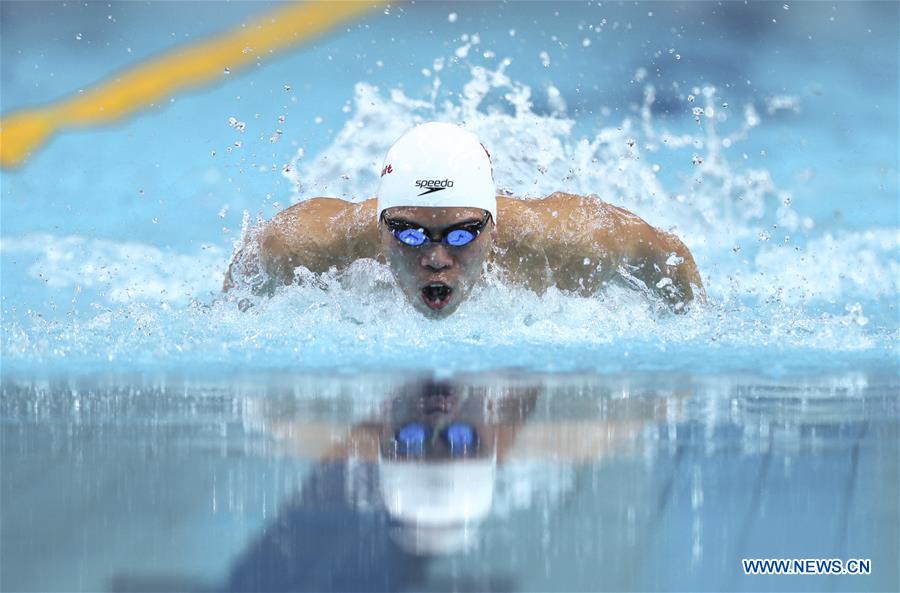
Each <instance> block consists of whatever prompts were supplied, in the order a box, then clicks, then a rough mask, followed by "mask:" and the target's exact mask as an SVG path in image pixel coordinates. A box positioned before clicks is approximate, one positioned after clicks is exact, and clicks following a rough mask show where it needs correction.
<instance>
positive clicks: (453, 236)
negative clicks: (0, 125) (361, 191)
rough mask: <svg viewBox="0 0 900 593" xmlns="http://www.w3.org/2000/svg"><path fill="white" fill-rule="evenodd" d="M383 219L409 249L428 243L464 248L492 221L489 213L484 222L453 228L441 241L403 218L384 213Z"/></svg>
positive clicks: (449, 229) (463, 224) (445, 232)
mask: <svg viewBox="0 0 900 593" xmlns="http://www.w3.org/2000/svg"><path fill="white" fill-rule="evenodd" d="M381 218H382V220H383V221H384V224H386V225H387V227H388V228H389V229H390V231H391V234H393V235H394V237H396V238H397V240H398V241H400V242H401V243H403V244H404V245H408V246H409V247H421V246H422V245H425V244H426V243H445V244H447V245H450V246H451V247H462V246H463V245H468V244H469V243H471V242H472V241H474V240H475V239H476V238H477V237H478V235H479V234H480V233H481V231H483V230H484V227H485V226H486V225H487V223H488V221H489V220H490V219H491V215H490V213H488V214H487V215H486V216H485V217H484V220H481V221H478V222H464V223H462V224H458V225H454V226H451V227H449V228H448V229H447V230H445V231H444V236H443V237H441V238H439V239H435V238H434V237H432V236H431V233H430V232H428V231H427V230H425V229H423V228H422V227H420V226H419V225H418V224H416V223H414V222H410V221H408V220H403V219H402V218H387V217H386V216H385V215H384V214H383V213H382V215H381Z"/></svg>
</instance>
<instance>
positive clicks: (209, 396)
mask: <svg viewBox="0 0 900 593" xmlns="http://www.w3.org/2000/svg"><path fill="white" fill-rule="evenodd" d="M897 389H898V381H897V377H896V376H878V375H870V374H864V373H838V374H825V375H822V376H819V377H816V378H809V377H806V378H802V377H801V378H797V377H793V378H783V379H779V380H772V379H765V378H761V377H753V376H749V375H748V376H737V375H735V376H717V377H704V376H690V375H672V374H663V375H654V374H629V375H627V376H622V375H608V376H602V377H601V376H597V375H574V374H552V375H538V374H522V373H515V374H503V373H488V374H471V375H459V376H456V377H454V378H435V377H434V376H428V375H418V376H413V375H410V376H407V377H399V376H396V375H391V376H384V375H368V376H354V377H343V378H336V377H323V376H296V375H278V376H276V375H271V376H268V377H260V376H255V377H253V376H242V377H234V378H233V379H231V380H222V379H218V380H217V379H208V380H205V381H198V380H190V379H185V378H180V379H174V378H169V379H165V380H163V379H157V380H147V379H145V380H143V381H140V380H135V379H131V380H124V381H123V380H121V379H113V378H109V377H107V378H104V379H97V380H94V381H68V382H64V381H63V382H61V381H41V382H28V381H9V382H4V384H3V392H2V394H3V399H2V412H3V418H4V420H3V441H2V445H3V453H4V458H3V478H4V479H3V485H2V488H3V489H2V494H3V524H2V544H3V550H4V557H3V568H4V570H3V573H2V574H3V576H2V588H3V589H4V590H22V591H24V590H34V591H37V590H41V591H50V590H89V591H101V590H115V591H135V590H143V591H149V590H153V591H175V590H179V591H181V590H204V591H205V590H223V589H227V590H248V591H286V590H308V591H329V590H338V591H347V590H359V591H370V590H371V591H383V590H429V591H431V590H434V591H461V590H498V591H518V590H523V591H596V590H615V591H650V590H710V591H720V590H753V591H760V590H817V591H822V590H830V591H834V590H853V591H861V590H866V591H895V590H897V587H898V568H897V562H896V559H897V554H898V535H900V534H898V524H900V523H898V509H897V500H898V494H900V493H898V467H900V464H898V444H900V439H898V436H900V435H898V430H900V414H898V405H897V397H896V393H897ZM471 392H475V393H479V394H482V395H483V396H484V397H486V398H487V399H489V400H490V401H491V402H492V404H493V407H492V409H493V411H494V412H495V414H494V416H493V418H492V420H491V421H490V422H487V423H486V424H488V425H491V426H493V427H495V428H497V432H496V434H497V435H499V436H497V438H496V441H497V444H495V445H494V447H495V449H494V450H493V451H492V452H491V453H490V456H489V458H490V457H492V458H493V463H494V465H493V469H492V483H490V484H488V485H487V486H486V488H487V489H488V490H489V491H490V494H489V495H488V497H489V499H490V509H489V511H487V512H485V513H482V514H478V515H475V516H470V517H467V518H466V522H464V523H462V524H454V525H453V526H452V527H447V528H441V529H433V528H420V529H418V530H417V529H416V528H414V527H411V526H410V525H409V524H405V523H403V522H402V521H400V520H397V519H396V517H394V516H393V515H392V514H391V513H389V512H388V509H387V507H386V505H385V500H392V497H395V496H399V495H401V494H402V492H401V490H402V489H403V488H404V486H403V485H402V483H401V485H400V486H398V485H397V484H398V482H397V481H396V479H394V478H392V477H389V475H388V474H387V473H386V470H385V469H384V466H385V459H383V458H380V457H379V456H377V455H376V456H374V457H372V456H371V455H367V454H366V453H365V451H364V447H356V448H354V447H350V448H349V450H350V452H349V453H345V454H336V453H334V451H336V450H340V449H341V446H342V443H346V442H350V441H351V440H352V437H351V436H350V435H351V434H352V433H353V428H354V427H357V428H358V427H360V426H363V425H364V424H365V423H366V422H371V421H372V420H373V419H378V418H380V417H381V413H380V412H379V410H380V409H381V408H382V405H383V402H385V401H389V400H391V399H392V398H398V397H400V398H418V397H424V398H427V397H430V396H431V397H433V396H435V394H436V393H440V397H461V396H462V395H461V394H463V393H471ZM479 429H480V430H481V431H482V432H483V433H485V434H487V433H488V432H489V429H488V428H485V427H482V426H479ZM504 431H507V432H514V433H515V436H514V439H513V440H512V442H511V443H507V442H505V437H504V436H503V435H504V434H505V433H504ZM485 440H487V439H485ZM407 463H412V464H414V463H415V462H412V461H409V462H407ZM456 463H458V464H459V463H462V464H465V463H467V462H466V461H460V462H456ZM472 483H473V484H474V483H475V482H472ZM391 487H394V488H396V491H395V490H391ZM469 487H470V488H476V487H478V488H482V487H485V486H484V485H483V484H481V485H478V486H472V485H470V486H469ZM456 495H457V496H459V497H460V499H462V498H463V494H462V493H461V492H456ZM431 510H432V511H434V512H437V511H436V510H435V509H431ZM742 558H828V559H831V558H839V559H849V558H862V559H869V560H870V561H871V574H869V575H867V576H859V575H843V576H823V575H818V576H771V575H769V576H752V575H745V574H744V572H743V569H742V566H741V559H742ZM51 566H52V567H53V569H52V570H48V567H51Z"/></svg>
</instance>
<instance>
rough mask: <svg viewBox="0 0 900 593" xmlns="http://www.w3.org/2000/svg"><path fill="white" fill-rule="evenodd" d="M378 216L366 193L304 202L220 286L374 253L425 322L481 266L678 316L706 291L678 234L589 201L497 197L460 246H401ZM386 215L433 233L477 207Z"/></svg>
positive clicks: (271, 284) (265, 229) (514, 279)
mask: <svg viewBox="0 0 900 593" xmlns="http://www.w3.org/2000/svg"><path fill="white" fill-rule="evenodd" d="M376 211H377V201H376V200H375V199H371V200H366V201H364V202H356V203H354V202H347V201H344V200H339V199H335V198H311V199H309V200H306V201H304V202H300V203H298V204H295V205H293V206H291V207H290V208H287V209H286V210H283V211H282V212H280V213H278V215H276V216H275V218H274V219H272V221H270V222H268V223H266V224H265V225H264V226H262V227H261V228H260V229H259V230H258V232H256V233H255V234H253V235H252V236H250V237H249V240H248V241H247V243H245V245H244V247H243V248H242V249H240V250H239V251H238V252H237V253H236V254H235V256H234V258H233V259H232V262H231V264H230V266H229V269H228V273H227V274H226V277H225V282H224V285H223V289H224V290H225V291H228V290H230V289H231V288H233V287H234V286H236V285H237V284H241V285H244V286H247V287H249V288H250V289H251V290H252V291H253V292H255V293H269V294H271V293H272V292H273V291H274V290H275V287H276V286H278V285H279V284H291V283H292V282H294V281H295V270H296V269H297V268H298V267H301V266H302V267H304V268H306V269H308V270H309V271H311V272H314V273H323V272H328V271H329V270H333V269H335V270H343V269H346V268H347V267H348V266H350V265H351V264H352V263H353V262H354V261H356V260H358V259H363V258H373V259H376V260H378V261H381V262H387V263H389V264H390V268H391V270H392V273H393V274H394V277H395V278H396V280H397V283H398V285H399V286H400V288H401V289H402V291H403V293H404V294H405V295H406V297H407V299H408V300H409V302H410V303H412V305H413V307H415V308H416V310H418V311H420V312H421V313H422V314H423V315H426V316H427V317H430V318H432V319H440V318H444V317H447V316H448V315H450V314H452V313H453V312H454V311H456V309H457V308H458V307H459V305H460V303H461V302H462V301H463V300H464V299H465V298H466V297H467V296H468V295H469V294H470V292H471V290H472V287H473V285H474V284H475V283H476V282H477V280H478V278H479V277H480V275H481V273H482V271H483V270H484V268H485V266H484V264H485V263H487V264H488V267H490V268H492V269H494V270H496V271H497V272H498V273H499V274H500V275H501V277H502V279H503V280H504V281H506V282H509V283H510V284H515V285H521V286H525V287H527V288H529V289H531V290H534V291H535V292H537V293H539V294H540V293H543V292H544V291H546V290H547V289H548V288H550V287H551V286H552V287H556V288H558V289H559V290H562V291H566V292H571V293H573V294H578V295H581V296H589V295H593V294H596V293H597V292H598V291H599V290H601V289H602V288H603V286H604V285H605V284H606V283H608V282H617V283H621V284H625V285H627V286H630V287H633V288H635V289H637V290H640V291H644V292H648V293H652V294H654V295H655V296H657V297H661V298H662V300H663V301H664V302H665V303H666V304H667V305H668V306H669V307H670V308H671V309H672V310H673V311H675V312H682V311H684V310H685V308H686V305H689V304H690V302H691V301H692V300H694V299H696V298H699V299H701V300H703V299H704V298H705V293H704V290H703V283H702V281H701V279H700V274H699V273H698V271H697V266H696V264H695V263H694V260H693V257H692V256H691V253H690V251H689V250H688V249H687V247H685V245H684V244H683V243H682V242H681V241H680V240H679V239H678V238H677V237H676V236H674V235H672V234H670V233H667V232H665V231H661V230H659V229H656V228H653V227H652V226H650V225H649V224H647V223H646V222H645V221H643V220H642V219H640V218H639V217H637V216H635V215H634V214H632V213H631V212H628V211H627V210H624V209H622V208H618V207H616V206H613V205H611V204H608V203H606V202H603V201H602V200H599V199H597V198H592V197H585V196H577V195H573V194H565V193H560V192H557V193H554V194H551V195H549V196H547V197H545V198H541V199H529V200H520V199H516V198H511V197H506V196H497V211H498V212H497V217H498V220H497V221H491V222H490V223H489V224H488V225H487V228H485V230H484V231H482V232H481V233H480V234H479V236H478V237H477V239H476V240H475V241H473V242H472V243H471V244H469V245H466V246H463V247H452V246H448V245H443V244H426V245H423V246H421V247H418V248H411V247H409V246H407V245H403V244H401V243H400V242H399V241H398V240H397V238H396V237H394V236H393V234H392V233H391V232H390V229H388V228H386V227H385V224H384V223H383V218H382V219H378V218H377V216H376ZM385 212H387V213H388V214H389V215H390V216H393V217H395V218H400V217H401V216H402V218H403V219H405V220H407V222H411V223H416V224H418V225H421V227H422V228H424V229H426V230H427V231H428V234H429V235H430V236H431V237H432V238H435V239H437V238H442V237H443V234H444V233H445V232H446V231H447V230H448V229H450V228H452V227H454V226H455V225H458V224H460V223H465V222H475V221H481V220H482V219H483V218H484V211H483V210H480V209H478V208H425V207H398V208H391V209H389V210H387V211H385ZM376 220H377V222H376ZM498 223H499V224H498ZM429 283H443V284H445V285H446V286H447V287H450V288H451V289H452V290H451V292H450V293H449V299H448V300H447V302H441V301H443V298H441V297H442V296H445V295H444V293H442V292H439V293H436V294H432V295H430V296H431V299H430V300H431V302H430V303H429V300H428V299H423V288H425V287H426V286H428V284H429ZM434 305H439V306H434Z"/></svg>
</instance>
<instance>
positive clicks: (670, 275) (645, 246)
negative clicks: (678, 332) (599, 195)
mask: <svg viewBox="0 0 900 593" xmlns="http://www.w3.org/2000/svg"><path fill="white" fill-rule="evenodd" d="M623 222H624V226H625V229H624V231H625V232H623V234H622V236H623V237H624V239H623V252H622V259H621V260H620V264H619V268H618V270H617V271H618V276H619V279H620V280H622V281H624V283H626V284H628V285H630V286H633V287H635V288H639V289H646V290H647V291H648V292H650V293H651V294H653V295H654V296H656V297H658V298H661V299H662V300H663V302H665V303H666V305H667V306H668V307H669V308H670V309H671V310H672V311H673V312H675V313H684V312H685V310H686V308H687V307H688V305H689V304H691V303H692V302H693V301H695V300H696V301H699V302H706V291H705V290H704V288H703V281H702V280H701V279H700V273H699V272H698V271H697V264H696V263H695V262H694V257H693V256H692V255H691V252H690V250H688V248H687V247H686V246H685V244H684V243H682V242H681V240H680V239H679V238H678V237H676V236H675V235H673V234H671V233H667V232H665V231H661V230H659V229H656V228H654V227H652V226H650V225H649V224H647V223H646V222H644V221H643V220H641V219H640V218H638V217H637V216H634V215H633V214H630V213H628V216H627V217H625V220H624V221H623Z"/></svg>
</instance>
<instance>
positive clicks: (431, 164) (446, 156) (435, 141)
mask: <svg viewBox="0 0 900 593" xmlns="http://www.w3.org/2000/svg"><path fill="white" fill-rule="evenodd" d="M395 206H429V207H439V208H452V207H465V208H481V209H482V210H487V211H488V212H490V213H491V217H493V219H494V222H495V223H496V222H497V194H496V191H495V188H494V175H493V171H492V169H491V159H490V155H489V154H488V151H487V149H486V148H485V147H484V146H483V145H482V144H481V143H480V142H479V141H478V138H477V137H475V135H474V134H472V133H471V132H467V131H466V130H464V129H462V128H461V127H459V126H456V125H453V124H448V123H442V122H428V123H425V124H422V125H420V126H416V127H415V128H413V129H412V130H410V131H409V132H407V133H406V134H404V135H403V136H401V137H400V139H399V140H397V141H396V142H394V145H393V146H391V148H390V149H389V150H388V152H387V155H386V156H385V157H384V166H383V167H382V169H381V182H380V183H379V184H378V218H381V213H382V211H384V210H386V209H387V208H393V207H395Z"/></svg>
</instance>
